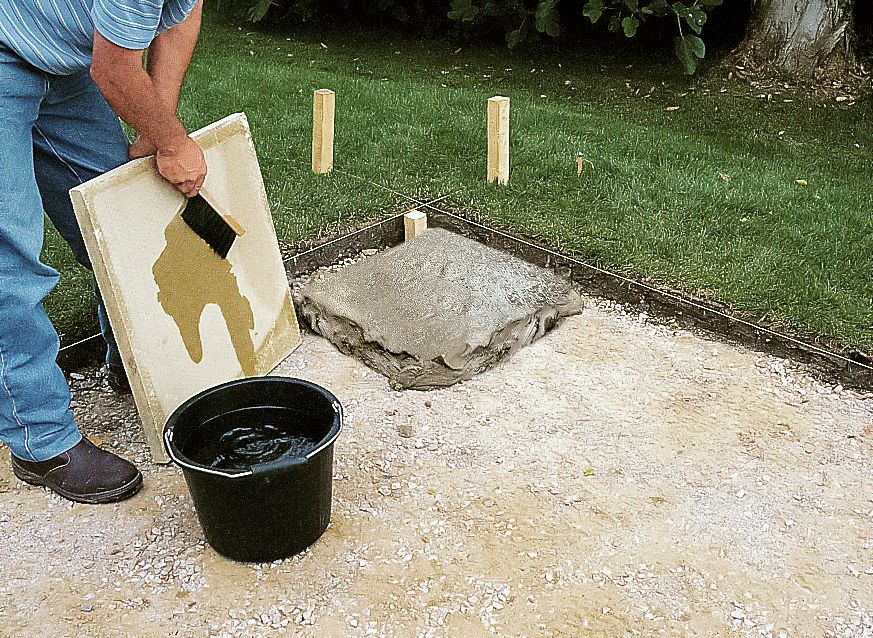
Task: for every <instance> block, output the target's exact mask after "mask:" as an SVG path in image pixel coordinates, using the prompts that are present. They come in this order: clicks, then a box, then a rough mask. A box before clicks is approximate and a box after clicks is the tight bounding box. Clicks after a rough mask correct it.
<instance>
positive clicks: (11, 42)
mask: <svg viewBox="0 0 873 638" xmlns="http://www.w3.org/2000/svg"><path fill="white" fill-rule="evenodd" d="M201 3H202V0H0V440H2V441H3V443H5V444H6V445H7V446H8V447H9V448H10V449H11V451H12V468H13V471H14V472H15V475H16V476H18V477H19V478H20V479H22V480H24V481H26V482H28V483H31V484H35V485H45V486H47V487H49V488H51V489H53V490H54V491H55V492H57V493H58V494H60V495H61V496H64V497H66V498H68V499H71V500H74V501H79V502H84V503H108V502H114V501H119V500H122V499H125V498H128V497H130V496H133V495H134V494H136V492H137V491H139V489H140V487H141V485H142V475H141V474H140V472H139V470H137V469H136V467H134V466H133V465H132V464H131V463H129V462H127V461H125V460H123V459H121V458H119V457H117V456H115V455H114V454H111V453H110V452H107V451H104V450H101V449H99V448H97V447H96V446H94V445H93V444H92V443H91V442H90V441H88V440H87V439H84V438H83V437H82V435H81V434H80V433H79V430H78V428H77V427H76V424H75V423H74V421H73V415H72V413H71V411H70V389H69V386H68V385H67V382H66V379H65V378H64V375H63V373H62V372H61V370H60V369H59V368H58V366H57V363H56V361H55V360H56V358H57V353H58V346H59V340H58V335H57V333H56V332H55V329H54V328H53V327H52V324H51V322H50V321H49V318H48V316H47V315H46V313H45V310H44V308H43V304H42V301H43V299H44V298H45V296H46V295H47V294H48V293H49V292H50V291H51V290H52V288H53V287H54V286H55V284H56V283H57V280H58V273H57V272H56V271H55V270H53V269H51V268H49V267H47V266H45V265H44V264H42V263H41V262H40V252H41V250H42V242H43V220H44V216H43V212H45V213H46V214H48V216H49V218H50V219H51V221H52V223H53V224H54V226H55V228H57V230H58V232H59V233H60V234H61V235H62V236H63V237H64V239H65V240H66V241H67V242H68V243H69V244H70V247H71V248H72V250H73V254H74V255H75V257H76V259H77V261H79V263H81V264H82V265H83V266H85V267H87V268H90V267H91V263H90V261H89V259H88V254H87V251H86V250H85V245H84V243H83V241H82V235H81V232H80V230H79V227H78V224H77V223H76V218H75V215H74V214H73V207H72V203H71V200H70V196H69V190H70V189H71V188H73V187H75V186H78V185H79V184H81V183H82V182H85V181H87V180H89V179H92V178H93V177H96V176H97V175H100V174H101V173H105V172H106V171H109V170H111V169H113V168H116V167H117V166H120V165H121V164H123V163H125V162H126V161H127V160H128V159H134V158H137V157H145V156H147V155H155V156H156V162H157V167H158V171H159V172H160V173H161V175H163V176H164V178H165V179H167V180H168V181H169V182H171V183H172V184H173V185H175V186H176V188H178V189H179V190H180V191H181V192H182V193H184V194H185V195H187V196H189V197H190V196H193V195H196V194H197V192H198V191H199V190H200V187H201V185H202V184H203V180H204V179H205V178H206V162H205V161H204V158H203V152H202V151H201V149H200V147H199V146H197V144H196V143H195V142H194V141H193V140H192V139H191V138H190V137H188V133H187V131H186V130H185V127H184V126H182V124H181V122H179V119H178V118H177V117H176V106H177V103H178V101H179V92H180V90H181V86H182V81H183V80H184V78H185V73H186V72H187V70H188V65H189V63H190V62H191V56H192V54H193V52H194V45H195V43H196V41H197V36H198V34H199V32H200V16H201V10H202V4H201ZM146 50H147V51H148V55H147V62H146V64H145V67H143V54H144V52H145V51H146ZM119 117H120V118H121V119H123V120H124V121H125V122H127V123H128V124H129V125H130V126H131V127H132V128H134V129H136V131H137V132H138V133H139V138H138V139H137V140H136V141H135V142H134V143H133V144H132V145H128V141H127V138H126V137H125V134H124V131H123V130H122V128H121V125H120V122H119V119H118V118H119ZM131 241H136V238H135V237H131ZM97 304H98V316H99V318H100V325H101V329H102V332H103V336H104V338H105V340H106V344H107V353H106V363H107V366H108V372H107V375H108V378H109V381H110V385H111V386H113V388H114V389H116V390H119V391H123V390H124V389H125V386H126V377H125V375H124V368H123V366H122V363H121V358H120V356H119V354H118V347H117V346H116V344H115V339H114V338H113V336H112V330H111V328H110V326H109V322H108V320H107V318H106V312H105V309H104V308H103V304H102V302H101V301H100V298H99V295H97ZM128 389H129V387H128Z"/></svg>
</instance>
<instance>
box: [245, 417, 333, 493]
mask: <svg viewBox="0 0 873 638" xmlns="http://www.w3.org/2000/svg"><path fill="white" fill-rule="evenodd" d="M331 405H332V406H333V410H334V412H335V413H336V415H337V423H338V424H339V427H337V429H336V432H334V434H333V436H331V437H330V438H329V439H327V440H326V441H323V442H322V444H321V445H319V446H318V447H317V448H315V449H314V450H312V451H311V452H309V453H308V454H307V455H306V456H300V457H297V458H291V459H289V458H286V457H280V458H278V459H276V460H274V461H268V462H267V463H258V464H257V465H252V467H251V474H250V476H263V475H265V474H271V473H272V472H275V471H277V470H286V469H288V468H290V467H297V466H300V465H305V464H306V463H308V462H309V459H311V458H312V457H313V456H315V455H316V454H319V453H320V452H322V451H323V450H325V449H327V448H329V447H330V446H331V445H333V444H334V443H336V440H337V438H339V435H340V432H341V431H342V429H343V406H342V405H341V404H340V402H339V401H333V402H332V403H331Z"/></svg>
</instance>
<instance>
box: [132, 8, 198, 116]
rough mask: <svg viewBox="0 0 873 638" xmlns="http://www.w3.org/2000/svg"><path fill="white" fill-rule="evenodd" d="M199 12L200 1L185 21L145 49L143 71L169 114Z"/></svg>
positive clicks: (176, 102)
mask: <svg viewBox="0 0 873 638" xmlns="http://www.w3.org/2000/svg"><path fill="white" fill-rule="evenodd" d="M202 13H203V1H202V0H198V2H197V4H196V5H195V6H194V9H192V11H191V13H190V15H189V16H188V17H187V18H186V19H185V20H184V21H182V22H180V23H179V24H177V25H176V26H174V27H173V28H172V29H168V30H166V31H164V32H163V33H161V34H160V35H159V36H158V37H157V38H155V40H154V42H152V45H151V46H150V47H149V50H148V54H147V56H148V57H147V60H146V71H147V72H148V74H149V77H151V79H152V83H153V84H154V86H155V89H156V90H157V92H158V94H159V95H160V96H161V98H162V99H163V100H164V102H165V103H166V104H167V105H168V106H169V107H170V108H171V109H172V110H173V111H175V110H176V107H177V106H178V105H179V94H180V92H181V90H182V83H183V82H184V81H185V74H186V73H187V72H188V66H189V65H190V64H191V58H192V57H193V55H194V47H195V46H196V44H197V38H198V36H199V35H200V23H201V19H202Z"/></svg>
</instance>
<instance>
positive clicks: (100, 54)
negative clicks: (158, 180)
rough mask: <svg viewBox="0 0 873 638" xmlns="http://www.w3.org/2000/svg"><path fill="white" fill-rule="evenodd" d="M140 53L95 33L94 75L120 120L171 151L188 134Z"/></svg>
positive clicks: (92, 66)
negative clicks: (149, 73)
mask: <svg viewBox="0 0 873 638" xmlns="http://www.w3.org/2000/svg"><path fill="white" fill-rule="evenodd" d="M141 55H142V54H141V53H140V52H136V51H129V50H126V49H122V48H121V47H118V46H116V45H114V44H112V43H111V42H109V41H108V40H106V39H105V38H103V37H102V36H100V35H99V34H95V36H94V57H93V62H92V65H91V75H92V77H93V78H94V82H95V83H96V84H97V86H98V87H99V88H100V91H101V92H102V93H103V96H104V97H105V98H106V101H107V102H109V106H111V107H112V110H113V111H115V112H116V113H117V114H118V116H119V117H121V119H123V120H124V121H125V122H127V123H128V124H129V125H130V126H132V127H133V128H134V129H136V130H137V132H139V134H140V135H144V136H145V137H147V138H148V139H149V140H151V142H152V143H153V144H154V145H155V146H157V147H158V148H159V149H166V150H168V151H172V149H173V148H175V147H176V146H178V145H179V144H180V140H181V138H184V137H187V135H188V133H187V131H186V130H185V127H184V126H182V123H181V122H180V121H179V119H178V118H177V117H176V113H175V109H174V108H171V107H170V105H169V104H167V102H166V100H165V99H164V98H163V97H162V96H161V94H160V93H159V91H158V89H157V88H156V87H155V85H154V83H153V81H152V79H151V77H149V75H148V74H147V73H146V71H145V69H143V68H142V57H141Z"/></svg>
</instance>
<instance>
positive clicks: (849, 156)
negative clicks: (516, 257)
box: [47, 19, 873, 349]
mask: <svg viewBox="0 0 873 638" xmlns="http://www.w3.org/2000/svg"><path fill="white" fill-rule="evenodd" d="M458 46H459V45H458V44H457V43H454V42H445V41H420V40H416V39H413V38H402V37H399V36H391V35H386V36H382V35H380V36H376V37H374V36H372V35H368V34H358V35H349V34H345V35H340V34H332V33H321V34H318V35H316V34H313V33H305V34H295V35H294V36H293V37H290V38H289V37H287V36H285V35H279V34H269V33H263V32H257V31H254V30H252V29H251V27H250V25H240V26H236V25H226V24H221V23H219V22H218V21H216V20H214V19H211V20H207V24H206V26H205V28H204V33H203V36H202V41H201V44H200V47H199V49H198V53H197V56H196V59H195V62H194V64H193V66H192V69H191V73H190V78H189V81H188V84H187V85H186V89H185V92H184V97H183V105H182V109H181V116H182V119H183V121H184V122H185V123H186V125H188V126H189V127H190V128H192V129H193V128H197V127H199V126H202V125H205V124H207V123H209V122H211V121H214V120H216V119H219V118H221V117H223V116H225V115H227V114H229V113H232V112H236V111H245V112H246V113H247V115H248V117H249V121H250V123H251V125H252V128H253V132H254V136H255V142H256V145H257V148H258V152H259V156H260V160H261V165H262V168H263V173H264V178H265V180H266V183H267V191H268V194H269V197H270V201H271V204H272V207H273V212H274V215H275V218H276V223H277V227H278V230H279V234H280V238H281V239H282V240H283V241H286V242H290V243H296V242H301V241H303V240H306V239H311V238H313V237H315V236H318V235H321V234H324V233H325V232H329V231H332V230H336V229H340V228H344V227H348V226H350V225H352V224H355V223H357V222H360V221H362V220H364V219H372V218H376V217H378V216H379V215H380V214H381V213H382V212H384V211H386V210H389V209H391V210H395V209H396V206H397V205H398V204H399V203H400V202H401V201H402V199H401V198H399V197H397V196H395V195H392V194H390V193H388V192H386V191H383V190H381V189H379V188H376V187H373V186H369V185H367V184H365V183H363V182H361V181H359V180H356V179H354V178H352V177H350V176H348V175H344V174H342V173H334V174H333V175H331V176H328V177H324V176H315V175H313V174H311V172H310V170H309V161H310V160H309V155H310V143H311V137H310V135H311V116H312V115H311V111H312V95H311V93H312V90H313V89H316V88H323V87H326V88H331V89H334V90H336V91H337V142H336V166H337V168H338V169H341V170H343V171H348V172H349V173H353V174H355V175H359V176H362V177H365V178H367V179H369V180H372V181H375V182H378V183H381V184H384V185H387V186H390V187H391V188H393V189H395V190H397V191H400V192H403V193H408V194H410V195H420V196H422V197H425V196H434V197H436V196H440V195H450V198H449V201H451V203H452V204H453V205H455V206H456V207H460V208H464V209H466V210H470V211H475V212H477V213H479V214H481V215H482V217H483V218H484V219H486V220H491V221H492V222H494V223H496V224H500V225H502V226H505V227H509V228H513V229H516V230H518V231H520V232H523V233H525V234H528V235H533V236H536V237H540V238H541V239H542V240H543V241H545V242H547V243H549V244H550V245H552V246H555V247H558V248H560V249H561V250H563V251H566V252H567V253H570V254H573V255H576V256H581V257H585V258H588V259H593V260H596V261H597V262H599V263H601V264H603V265H605V266H607V267H611V268H615V269H618V270H620V271H622V272H624V273H631V274H635V275H640V276H645V277H648V278H650V279H652V280H655V281H658V282H663V283H665V284H669V285H674V286H677V287H680V288H684V289H686V290H689V291H692V292H695V293H697V294H703V295H705V296H707V297H710V298H713V299H719V300H721V301H724V302H728V303H729V304H731V305H733V306H734V307H735V308H737V309H739V310H742V311H745V312H747V313H750V314H752V315H754V316H756V317H766V318H767V319H768V320H770V321H775V322H777V323H779V324H784V325H791V326H793V327H795V328H797V329H800V330H805V331H813V332H816V333H819V334H822V335H825V336H827V337H830V338H833V339H835V340H836V341H839V342H842V343H844V344H846V345H849V346H853V347H861V348H865V349H871V348H873V279H871V278H873V250H871V247H873V189H871V183H870V176H871V173H870V162H871V147H873V140H871V135H873V110H871V108H870V103H869V101H867V102H864V103H859V104H857V105H854V106H847V105H845V103H841V104H837V103H835V102H833V101H831V102H829V103H818V102H815V101H811V100H808V99H807V98H804V96H803V95H802V94H794V93H792V94H789V93H781V94H780V93H776V92H774V91H773V90H770V91H769V93H770V94H771V98H770V99H769V100H768V99H766V97H765V98H759V97H757V94H758V93H757V92H751V93H750V91H751V89H749V88H748V87H747V86H746V85H742V84H736V83H726V84H724V85H722V83H721V81H720V80H709V81H699V80H694V79H688V78H686V77H685V76H682V75H680V74H679V72H678V70H677V67H676V65H675V62H674V61H673V60H672V59H670V58H668V57H666V56H665V58H664V60H663V61H662V62H654V63H653V62H651V60H650V59H644V58H642V57H640V58H637V57H635V56H633V55H624V54H622V53H621V52H619V53H614V54H612V53H611V54H608V55H607V56H606V57H604V56H603V55H601V57H598V58H596V59H594V58H592V56H591V54H590V52H579V53H578V54H577V55H575V56H568V55H567V54H564V55H562V56H560V57H559V56H556V55H553V54H550V55H543V54H538V55H536V56H532V55H531V54H530V53H528V54H523V53H512V52H509V51H507V50H504V49H501V48H494V49H475V48H469V47H466V46H465V47H464V48H462V49H461V50H460V51H458V50H457V49H458ZM767 92H768V91H764V93H767ZM496 94H503V95H509V96H510V97H511V98H512V159H513V173H512V181H511V184H510V186H509V187H507V188H497V187H492V186H488V185H487V184H486V183H485V179H484V177H485V112H486V100H487V98H489V97H491V96H492V95H496ZM668 107H679V108H678V109H675V110H674V109H670V110H668ZM579 153H581V154H583V155H584V157H585V158H587V159H588V160H590V162H591V163H592V164H593V168H592V167H591V166H588V165H586V170H585V172H584V173H583V174H582V176H581V177H580V176H578V175H577V170H576V156H577V154H579ZM798 179H801V180H806V183H807V185H806V186H803V185H800V184H798V183H797V180H798ZM58 244H59V242H58V239H57V237H55V236H54V235H51V236H50V237H49V242H48V246H47V255H48V256H47V259H48V261H50V262H51V263H53V264H55V265H56V266H59V267H61V268H63V269H64V271H65V277H64V278H63V280H62V284H61V286H60V287H59V289H58V291H57V292H56V293H54V295H53V296H52V298H51V299H50V301H49V306H50V312H51V314H52V315H53V317H54V318H55V321H56V323H57V325H58V327H59V329H60V330H61V332H62V333H64V334H65V335H67V337H72V336H73V335H79V334H81V333H82V332H83V331H87V330H90V329H93V327H94V325H95V324H94V319H93V315H92V313H91V312H90V311H89V310H88V308H89V305H88V303H87V302H88V299H89V296H90V292H89V290H88V283H87V281H86V278H85V276H84V274H82V273H80V272H78V271H76V270H75V269H72V268H70V267H69V257H68V256H67V255H66V253H65V252H64V251H63V249H62V248H60V247H59V245H58Z"/></svg>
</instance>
